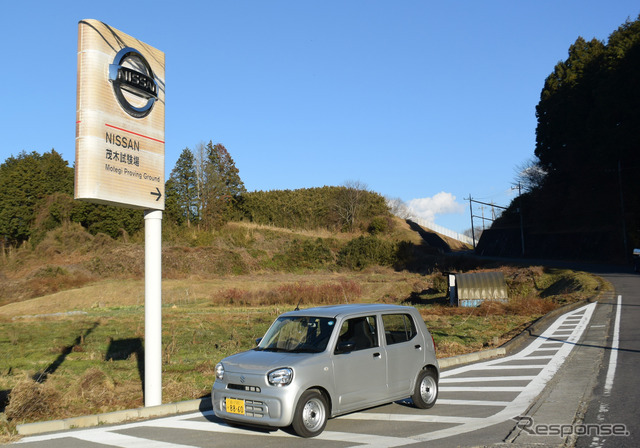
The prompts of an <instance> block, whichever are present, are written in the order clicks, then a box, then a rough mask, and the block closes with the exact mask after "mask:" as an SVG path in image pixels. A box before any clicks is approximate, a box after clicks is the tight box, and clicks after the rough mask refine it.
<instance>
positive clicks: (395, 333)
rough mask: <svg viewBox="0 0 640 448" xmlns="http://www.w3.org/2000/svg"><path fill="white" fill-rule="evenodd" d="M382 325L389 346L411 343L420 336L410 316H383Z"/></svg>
mask: <svg viewBox="0 0 640 448" xmlns="http://www.w3.org/2000/svg"><path fill="white" fill-rule="evenodd" d="M382 325H383V326H384V336H385V340H386V341H387V345H392V344H399V343H401V342H407V341H410V340H411V339H413V338H414V337H415V336H416V334H418V333H417V331H416V326H415V324H414V323H413V319H412V318H411V316H410V315H408V314H383V315H382Z"/></svg>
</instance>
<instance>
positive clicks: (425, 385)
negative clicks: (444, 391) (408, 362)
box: [411, 370, 438, 409]
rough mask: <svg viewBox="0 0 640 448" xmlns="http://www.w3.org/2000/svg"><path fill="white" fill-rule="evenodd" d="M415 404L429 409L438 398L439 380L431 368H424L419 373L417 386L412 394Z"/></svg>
mask: <svg viewBox="0 0 640 448" xmlns="http://www.w3.org/2000/svg"><path fill="white" fill-rule="evenodd" d="M411 399H412V400H413V404H414V405H415V406H416V407H418V408H420V409H429V408H432V407H433V405H434V404H436V400H437V399H438V381H437V380H436V376H435V374H434V373H433V372H432V371H430V370H423V371H421V372H420V375H418V381H416V387H415V389H414V391H413V395H412V396H411Z"/></svg>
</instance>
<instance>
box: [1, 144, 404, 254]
mask: <svg viewBox="0 0 640 448" xmlns="http://www.w3.org/2000/svg"><path fill="white" fill-rule="evenodd" d="M205 148H208V149H209V150H210V152H209V156H210V157H208V158H209V161H208V162H206V163H205V166H207V165H208V164H210V163H211V164H215V163H217V164H215V166H213V167H212V166H208V167H205V172H206V171H207V170H208V175H205V176H204V177H201V178H200V180H199V181H198V180H197V179H196V177H197V176H196V174H195V172H196V171H195V170H196V168H195V167H194V166H191V167H190V168H189V169H191V168H193V173H194V177H193V179H192V178H190V177H189V176H186V179H187V181H186V182H183V183H182V184H181V183H180V182H182V181H181V180H180V179H179V177H178V176H177V175H176V170H175V169H174V170H173V171H172V174H171V176H170V178H169V179H168V180H167V187H166V190H165V194H166V209H165V213H164V218H163V219H164V225H165V226H167V227H171V226H173V227H190V228H193V227H195V228H198V229H201V230H205V231H207V230H213V229H216V228H220V227H221V226H223V225H224V224H225V223H226V222H229V221H244V222H252V223H256V224H261V225H268V226H274V227H284V228H290V229H304V230H313V229H327V230H330V231H334V232H336V231H337V232H351V231H362V232H369V233H371V234H377V233H381V232H384V231H385V230H386V229H388V228H389V223H390V219H391V214H390V212H389V209H388V207H387V205H386V202H385V199H384V198H383V197H382V196H381V195H380V194H378V193H375V192H370V191H368V190H367V189H366V187H364V186H363V185H361V184H359V183H357V182H350V183H346V184H345V185H344V186H333V187H329V186H325V187H321V188H307V189H299V190H274V191H257V192H246V190H245V189H244V185H243V183H242V181H241V179H240V177H239V173H238V171H237V169H236V168H235V165H234V163H233V159H231V157H230V156H229V154H228V151H226V149H225V148H224V147H223V146H222V145H212V144H211V143H209V145H206V147H205ZM184 154H186V153H184ZM191 160H195V158H192V159H191ZM211 160H213V161H214V162H211ZM221 160H222V162H220V161H221ZM215 161H217V162H215ZM229 173H231V176H229ZM183 174H184V173H183ZM73 179H74V170H73V168H71V167H69V166H68V162H67V161H65V160H64V159H63V158H62V156H61V155H60V153H58V152H56V151H55V150H53V149H52V150H51V151H50V152H46V153H44V154H39V153H37V152H35V151H34V152H31V153H27V152H21V153H20V154H19V155H18V156H11V157H9V158H8V159H7V160H6V161H5V162H4V163H2V164H0V242H1V244H2V246H3V247H10V246H13V247H17V246H19V245H21V244H22V243H24V242H26V241H30V242H31V243H33V244H37V243H38V241H39V240H41V239H42V238H43V237H44V235H45V233H46V232H48V231H50V230H52V229H55V228H56V227H59V226H60V225H62V224H64V223H66V222H75V223H80V224H81V225H82V226H83V227H84V228H85V229H86V230H87V231H88V232H90V233H91V234H93V235H96V234H98V233H104V234H106V235H108V236H110V237H111V238H121V237H123V236H125V237H126V236H128V235H134V234H136V233H138V232H140V231H141V230H142V228H143V225H144V221H143V214H142V212H140V211H139V210H130V209H127V208H121V207H113V206H107V205H98V204H92V203H88V202H84V201H76V200H74V199H73ZM229 179H232V180H233V182H229ZM190 182H191V183H192V184H189V183H190ZM198 182H199V183H200V184H199V186H198ZM207 182H210V184H209V185H207ZM216 183H217V184H216ZM229 185H232V187H231V189H230V188H229ZM181 191H182V192H183V193H184V192H187V193H188V195H189V197H188V198H187V199H185V196H184V195H183V196H182V197H181V196H180V192H181Z"/></svg>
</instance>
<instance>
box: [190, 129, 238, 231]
mask: <svg viewBox="0 0 640 448" xmlns="http://www.w3.org/2000/svg"><path fill="white" fill-rule="evenodd" d="M206 155H207V160H206V165H205V167H204V182H203V187H202V191H201V192H200V197H201V201H202V205H201V207H202V208H201V220H202V222H203V223H204V225H205V226H206V227H209V228H210V227H220V226H221V225H223V224H224V223H225V222H227V221H228V220H229V219H230V218H231V214H232V212H233V207H234V205H235V204H236V202H237V201H238V199H239V197H240V195H242V194H244V193H246V189H245V187H244V183H243V182H242V180H241V179H240V172H239V170H238V168H236V165H235V162H234V161H233V158H232V157H231V155H230V154H229V151H227V149H226V148H225V147H224V146H223V145H221V144H219V143H218V144H216V145H214V144H213V143H212V142H211V141H210V142H209V143H208V144H207V146H206Z"/></svg>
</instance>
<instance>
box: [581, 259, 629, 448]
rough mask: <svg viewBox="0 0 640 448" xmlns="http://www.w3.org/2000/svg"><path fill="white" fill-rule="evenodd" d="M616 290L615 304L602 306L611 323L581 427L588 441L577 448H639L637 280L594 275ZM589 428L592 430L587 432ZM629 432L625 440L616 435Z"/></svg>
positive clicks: (604, 272) (612, 274)
mask: <svg viewBox="0 0 640 448" xmlns="http://www.w3.org/2000/svg"><path fill="white" fill-rule="evenodd" d="M594 271H600V272H599V274H600V275H601V276H603V277H604V278H606V279H607V280H609V281H610V282H611V283H612V284H613V285H614V287H615V289H616V296H615V297H614V298H613V299H614V300H610V301H608V302H604V303H602V304H601V305H600V306H601V307H603V308H605V309H606V310H607V313H608V315H609V317H610V322H611V325H610V328H609V331H608V334H607V338H606V342H605V344H604V350H603V352H604V353H603V357H602V363H601V365H600V366H599V369H598V375H597V381H596V385H595V388H594V390H593V395H592V396H591V399H590V400H589V403H588V406H587V407H586V410H585V414H584V418H583V423H584V425H585V430H588V431H587V435H585V436H582V437H578V438H577V442H576V446H578V447H591V448H599V447H638V446H640V403H639V399H640V380H639V375H640V325H639V323H640V274H637V273H633V272H632V271H631V269H628V270H623V271H622V272H607V271H608V270H607V269H594ZM616 317H617V318H618V328H616ZM590 425H593V426H590ZM623 432H627V433H628V435H627V436H624V435H622V436H616V435H614V434H616V433H623Z"/></svg>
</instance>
